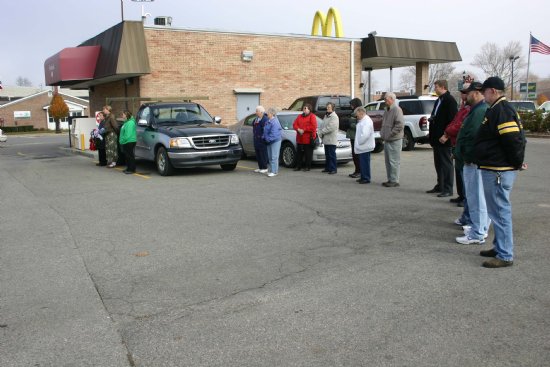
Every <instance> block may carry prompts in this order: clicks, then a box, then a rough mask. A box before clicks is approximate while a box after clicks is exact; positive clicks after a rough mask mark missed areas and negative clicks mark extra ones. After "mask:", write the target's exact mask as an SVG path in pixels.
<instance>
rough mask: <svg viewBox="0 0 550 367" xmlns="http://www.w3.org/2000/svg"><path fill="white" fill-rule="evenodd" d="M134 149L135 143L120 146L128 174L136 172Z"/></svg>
mask: <svg viewBox="0 0 550 367" xmlns="http://www.w3.org/2000/svg"><path fill="white" fill-rule="evenodd" d="M135 148H136V143H126V144H122V151H123V153H124V158H125V159H126V170H127V171H130V172H136V156H135V154H134V149H135Z"/></svg>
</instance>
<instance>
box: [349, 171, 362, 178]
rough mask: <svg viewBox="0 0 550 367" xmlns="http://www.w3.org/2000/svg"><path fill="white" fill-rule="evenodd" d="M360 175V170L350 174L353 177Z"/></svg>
mask: <svg viewBox="0 0 550 367" xmlns="http://www.w3.org/2000/svg"><path fill="white" fill-rule="evenodd" d="M360 176H361V174H360V173H359V172H353V173H350V174H349V177H351V178H357V177H360Z"/></svg>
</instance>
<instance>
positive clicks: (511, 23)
mask: <svg viewBox="0 0 550 367" xmlns="http://www.w3.org/2000/svg"><path fill="white" fill-rule="evenodd" d="M0 4H1V6H0V26H1V31H2V36H1V41H0V42H1V43H2V46H3V47H2V56H1V57H0V81H2V82H3V84H4V85H15V81H16V79H17V77H19V76H21V77H25V78H28V79H29V80H30V81H31V82H32V83H33V85H34V86H39V85H44V83H45V81H44V61H45V60H46V59H47V58H48V57H50V56H52V55H54V54H56V53H57V52H59V51H61V50H62V49H63V48H65V47H75V46H77V45H79V44H80V43H82V42H84V41H85V40H87V39H90V38H92V37H94V36H96V35H97V34H99V33H101V32H102V31H104V30H105V29H107V28H110V27H111V26H113V25H115V24H117V23H118V22H120V21H121V1H120V0H40V1H39V0H0ZM142 5H143V6H144V8H145V12H146V13H150V14H151V15H152V17H151V18H148V19H147V22H146V23H147V24H152V22H153V20H152V19H153V18H154V17H156V16H171V17H172V18H173V23H172V26H173V27H182V28H195V29H216V30H228V31H247V32H260V33H295V34H310V33H311V26H312V21H313V16H314V14H315V12H316V11H317V10H321V11H323V12H325V13H326V12H327V11H328V9H329V8H330V7H334V8H336V9H338V11H339V12H340V15H341V18H342V24H343V31H344V36H345V37H349V38H363V37H367V35H368V33H369V32H371V31H376V32H377V33H378V36H383V37H384V36H385V37H401V38H415V39H424V40H436V41H451V42H456V43H457V45H458V49H459V51H460V54H461V55H462V59H463V62H461V63H456V64H455V66H456V70H457V71H461V70H468V71H474V72H475V71H476V69H475V68H474V67H472V66H471V65H470V64H471V62H472V60H473V58H474V56H475V55H476V54H477V53H479V51H480V49H481V47H482V45H483V44H485V43H486V42H493V43H496V44H497V45H499V46H500V47H503V46H505V45H506V44H507V43H508V42H510V41H519V42H520V43H521V44H522V46H523V53H522V55H521V57H523V58H524V59H525V62H526V61H527V55H528V44H529V32H532V34H533V36H535V37H536V38H538V39H539V40H540V41H542V42H544V43H546V44H547V45H550V26H549V25H548V24H549V22H550V18H549V14H550V1H548V0H526V1H517V0H515V1H512V0H500V1H483V0H476V1H472V0H463V1H441V0H440V1H435V0H423V1H410V0H408V1H401V0H395V1H380V0H378V1H368V0H350V1H343V0H330V1H329V0H315V1H312V0H272V1H262V0H256V1H252V0H233V1H230V0H227V1H224V0H199V1H187V0H155V1H154V2H141V3H140V2H134V1H131V0H124V18H125V19H126V20H138V19H140V18H141V11H142ZM530 70H531V71H530V72H531V73H535V74H537V75H538V76H539V77H542V78H550V55H542V54H538V53H535V54H531V69H530ZM477 72H478V74H479V77H482V76H483V75H482V73H481V72H480V71H479V70H477ZM373 74H374V78H375V85H374V87H375V89H377V90H379V89H384V88H387V87H388V86H389V72H388V71H376V72H374V73H373ZM523 74H525V73H523ZM398 76H399V69H395V71H394V89H397V87H398V82H399V79H398Z"/></svg>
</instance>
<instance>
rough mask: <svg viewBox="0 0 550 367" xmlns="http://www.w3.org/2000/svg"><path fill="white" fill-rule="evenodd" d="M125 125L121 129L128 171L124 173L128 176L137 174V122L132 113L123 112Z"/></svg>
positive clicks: (121, 139) (121, 142)
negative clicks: (135, 153)
mask: <svg viewBox="0 0 550 367" xmlns="http://www.w3.org/2000/svg"><path fill="white" fill-rule="evenodd" d="M122 119H123V120H124V123H123V125H122V128H121V129H120V140H119V142H120V146H121V147H122V152H123V153H124V157H125V158H126V169H125V170H124V171H123V172H124V173H126V174H132V173H135V172H136V157H135V155H134V149H135V148H136V141H137V132H136V120H135V119H134V116H132V113H131V112H130V111H124V112H122Z"/></svg>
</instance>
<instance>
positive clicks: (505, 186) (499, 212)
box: [481, 170, 517, 261]
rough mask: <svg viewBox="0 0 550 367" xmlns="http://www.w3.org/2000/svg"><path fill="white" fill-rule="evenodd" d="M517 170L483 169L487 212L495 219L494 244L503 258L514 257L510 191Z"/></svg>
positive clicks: (508, 259) (499, 257)
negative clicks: (497, 170)
mask: <svg viewBox="0 0 550 367" xmlns="http://www.w3.org/2000/svg"><path fill="white" fill-rule="evenodd" d="M516 176H517V171H506V172H494V171H487V170H481V178H482V180H483V189H484V191H485V201H486V202H487V212H488V214H489V218H491V219H492V221H493V230H494V232H495V239H494V240H493V246H494V248H495V251H496V253H497V255H496V257H497V258H498V259H501V260H505V261H511V260H513V259H514V231H513V228H512V203H511V202H510V192H511V191H512V187H513V186H514V181H515V179H516Z"/></svg>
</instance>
